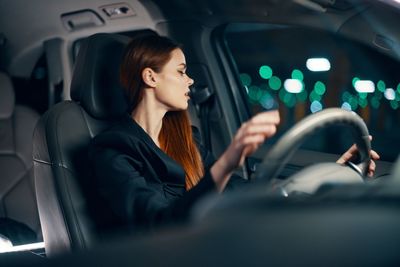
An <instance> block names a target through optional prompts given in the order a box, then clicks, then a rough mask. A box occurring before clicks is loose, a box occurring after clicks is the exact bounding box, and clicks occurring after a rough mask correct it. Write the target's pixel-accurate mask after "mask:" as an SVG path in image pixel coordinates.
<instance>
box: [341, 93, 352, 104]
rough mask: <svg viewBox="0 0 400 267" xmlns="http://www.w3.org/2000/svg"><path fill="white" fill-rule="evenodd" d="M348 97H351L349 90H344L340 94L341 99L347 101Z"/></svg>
mask: <svg viewBox="0 0 400 267" xmlns="http://www.w3.org/2000/svg"><path fill="white" fill-rule="evenodd" d="M350 97H351V94H350V93H349V92H347V91H345V92H343V94H342V101H343V102H349V99H350Z"/></svg>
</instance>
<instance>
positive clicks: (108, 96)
mask: <svg viewBox="0 0 400 267" xmlns="http://www.w3.org/2000/svg"><path fill="white" fill-rule="evenodd" d="M129 40H130V39H129V38H128V37H125V36H121V35H116V34H103V33H102V34H95V35H93V36H90V37H88V38H87V39H85V40H84V41H83V42H82V43H81V46H80V50H79V53H78V56H77V60H76V63H75V67H74V71H73V76H72V83H71V98H72V100H70V101H63V102H60V103H58V104H56V105H54V106H53V107H52V108H50V109H49V110H48V111H47V112H46V113H45V114H44V115H43V116H42V117H41V119H40V121H39V123H38V125H37V127H36V129H35V133H34V146H33V158H34V176H35V187H36V195H37V201H38V208H39V215H40V221H41V225H42V231H43V238H44V242H45V250H46V254H47V255H48V256H52V255H54V254H58V253H60V252H66V251H70V250H79V249H85V248H88V247H91V246H92V245H93V244H94V243H97V242H98V241H99V239H101V238H99V236H100V233H99V232H100V231H99V229H101V227H100V226H99V225H101V224H102V223H103V222H104V221H102V220H103V219H104V218H101V210H102V209H103V206H102V205H101V203H95V204H96V205H91V203H92V204H93V202H94V201H95V199H96V198H95V196H94V195H92V193H93V192H91V191H90V177H91V172H90V169H89V167H88V162H87V146H88V144H89V142H90V140H91V139H92V138H93V137H94V136H96V135H97V134H98V133H99V132H101V131H103V130H104V129H105V128H107V127H109V126H110V125H112V124H113V123H114V122H115V120H116V119H118V118H119V117H120V116H122V115H123V114H124V113H125V112H126V110H127V105H126V102H125V98H124V93H123V90H122V88H120V85H119V81H118V77H119V65H120V62H121V59H122V54H123V51H124V48H125V46H126V45H127V43H128V42H129ZM91 201H92V202H91ZM96 207H97V208H98V210H96V209H95V208H96ZM104 220H106V219H104Z"/></svg>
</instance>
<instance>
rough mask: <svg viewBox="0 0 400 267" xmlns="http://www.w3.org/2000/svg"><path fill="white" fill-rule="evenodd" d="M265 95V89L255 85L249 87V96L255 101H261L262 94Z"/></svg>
mask: <svg viewBox="0 0 400 267" xmlns="http://www.w3.org/2000/svg"><path fill="white" fill-rule="evenodd" d="M262 95H263V91H262V90H261V89H260V88H259V87H258V86H255V85H252V86H250V87H249V98H250V99H251V100H253V101H259V100H260V98H261V96H262Z"/></svg>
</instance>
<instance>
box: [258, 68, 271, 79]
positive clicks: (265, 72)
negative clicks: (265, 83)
mask: <svg viewBox="0 0 400 267" xmlns="http://www.w3.org/2000/svg"><path fill="white" fill-rule="evenodd" d="M259 74H260V76H261V78H263V79H266V80H268V79H269V78H271V77H272V69H271V67H270V66H267V65H264V66H261V67H260V70H259Z"/></svg>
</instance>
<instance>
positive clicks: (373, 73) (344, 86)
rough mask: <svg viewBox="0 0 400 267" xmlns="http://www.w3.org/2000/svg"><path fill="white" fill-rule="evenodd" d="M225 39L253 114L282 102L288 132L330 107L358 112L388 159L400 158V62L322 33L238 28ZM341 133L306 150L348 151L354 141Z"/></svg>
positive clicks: (329, 135)
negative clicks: (313, 114)
mask: <svg viewBox="0 0 400 267" xmlns="http://www.w3.org/2000/svg"><path fill="white" fill-rule="evenodd" d="M225 39H226V42H227V45H228V48H229V50H230V53H231V55H232V58H233V60H234V62H235V63H236V67H237V70H238V72H239V75H240V80H241V82H242V85H243V90H244V94H243V95H246V102H247V103H248V107H249V109H250V110H251V112H252V113H253V114H254V113H257V112H259V111H261V110H268V109H272V108H274V106H275V105H276V104H278V105H279V110H280V114H281V119H282V123H281V126H280V132H282V131H284V130H286V129H288V128H290V127H291V126H292V125H294V124H295V123H296V122H297V121H299V120H300V119H302V118H304V117H305V116H306V115H308V114H310V113H314V112H317V111H319V110H322V109H324V108H328V107H341V108H343V109H347V110H352V111H354V112H356V113H357V114H359V115H360V116H361V117H362V118H363V119H364V121H365V122H366V124H367V126H368V128H369V131H370V133H371V135H373V146H374V149H376V150H378V151H379V152H380V154H381V156H382V159H383V160H388V161H392V160H395V159H396V157H397V155H398V153H399V151H400V134H399V131H400V125H399V124H398V123H397V122H398V121H399V118H400V109H399V105H400V78H399V76H398V74H397V73H396V72H397V71H398V69H400V63H399V62H398V61H397V60H395V59H393V58H391V57H389V56H386V55H384V54H382V53H380V52H379V51H376V50H374V49H372V48H371V47H368V46H366V45H363V44H361V43H358V42H356V41H353V40H350V39H345V38H343V37H340V36H337V35H334V34H332V33H327V32H322V31H318V30H314V29H305V28H294V27H287V26H282V27H276V26H273V27H272V26H269V25H259V24H233V25H229V26H228V27H227V28H226V31H225ZM344 132H346V130H344ZM339 133H340V131H338V129H333V128H332V129H327V130H326V131H324V132H323V134H320V135H318V136H315V137H314V139H312V140H310V141H309V142H308V143H307V144H305V148H308V149H314V150H319V151H324V152H329V153H342V152H343V151H344V150H345V149H346V148H348V145H350V144H351V142H352V140H351V138H347V136H348V135H347V134H339ZM346 139H349V140H346Z"/></svg>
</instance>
